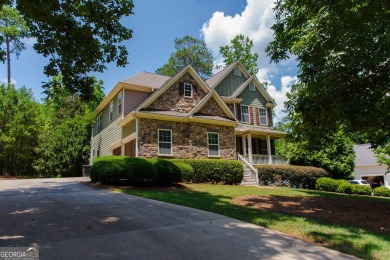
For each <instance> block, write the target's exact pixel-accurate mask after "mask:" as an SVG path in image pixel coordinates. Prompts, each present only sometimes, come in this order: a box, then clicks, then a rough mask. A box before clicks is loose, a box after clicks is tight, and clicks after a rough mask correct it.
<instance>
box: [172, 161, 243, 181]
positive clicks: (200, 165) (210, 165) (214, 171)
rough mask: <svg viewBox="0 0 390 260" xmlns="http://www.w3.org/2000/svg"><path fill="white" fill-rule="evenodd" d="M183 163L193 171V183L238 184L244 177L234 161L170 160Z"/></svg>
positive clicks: (239, 164) (237, 163)
mask: <svg viewBox="0 0 390 260" xmlns="http://www.w3.org/2000/svg"><path fill="white" fill-rule="evenodd" d="M171 161H172V162H184V163H187V164H189V165H191V167H192V169H193V170H194V177H193V180H192V181H193V182H194V183H223V184H229V185H232V184H239V183H241V181H242V178H243V177H244V167H243V166H242V164H241V163H240V162H238V161H236V160H219V159H215V160H213V159H172V160H171Z"/></svg>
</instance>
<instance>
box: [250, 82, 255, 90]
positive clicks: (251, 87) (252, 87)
mask: <svg viewBox="0 0 390 260" xmlns="http://www.w3.org/2000/svg"><path fill="white" fill-rule="evenodd" d="M249 91H256V88H255V84H253V83H250V84H249Z"/></svg>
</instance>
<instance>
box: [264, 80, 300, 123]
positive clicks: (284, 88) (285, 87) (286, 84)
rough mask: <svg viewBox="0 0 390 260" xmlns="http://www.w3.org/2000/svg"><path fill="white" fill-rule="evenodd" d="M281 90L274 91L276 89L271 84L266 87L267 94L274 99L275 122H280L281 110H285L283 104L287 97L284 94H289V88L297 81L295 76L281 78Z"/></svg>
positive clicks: (282, 114)
mask: <svg viewBox="0 0 390 260" xmlns="http://www.w3.org/2000/svg"><path fill="white" fill-rule="evenodd" d="M280 81H281V89H279V90H278V89H276V87H275V86H274V85H272V84H270V85H268V86H267V92H268V93H269V94H270V95H271V97H273V99H275V102H276V104H277V106H276V107H275V114H276V118H275V122H277V121H281V120H282V118H283V116H284V113H283V112H282V110H283V109H284V108H285V107H284V102H286V101H287V96H286V94H287V93H288V92H290V90H291V86H292V85H294V84H295V83H296V82H297V81H298V78H297V77H296V76H294V77H291V76H283V77H282V78H281V79H280Z"/></svg>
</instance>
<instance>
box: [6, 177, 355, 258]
mask: <svg viewBox="0 0 390 260" xmlns="http://www.w3.org/2000/svg"><path fill="white" fill-rule="evenodd" d="M86 181H89V179H87V178H62V179H33V180H0V247H5V246H30V245H35V246H39V247H40V250H39V251H40V259H97V258H100V259H186V260H188V259H353V257H351V256H348V255H345V254H342V253H339V252H337V251H334V250H330V249H327V248H324V247H320V246H315V245H312V244H309V243H305V242H302V241H301V240H298V239H294V238H291V237H289V236H286V235H283V234H281V233H278V232H275V231H271V230H269V229H266V228H262V227H259V226H256V225H252V224H248V223H246V222H242V221H238V220H236V219H232V218H228V217H224V216H221V215H217V214H214V213H209V212H205V211H201V210H196V209H191V208H187V207H182V206H176V205H172V204H167V203H163V202H158V201H153V200H148V199H143V198H139V197H135V196H130V195H125V194H121V193H115V192H111V191H107V190H104V189H96V188H91V187H89V186H86V185H85V184H83V183H82V182H86Z"/></svg>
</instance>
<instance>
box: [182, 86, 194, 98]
mask: <svg viewBox="0 0 390 260" xmlns="http://www.w3.org/2000/svg"><path fill="white" fill-rule="evenodd" d="M188 86H190V87H191V96H186V87H188ZM183 88H184V89H183V91H184V97H186V98H192V91H193V90H192V84H189V83H184V85H183Z"/></svg>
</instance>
